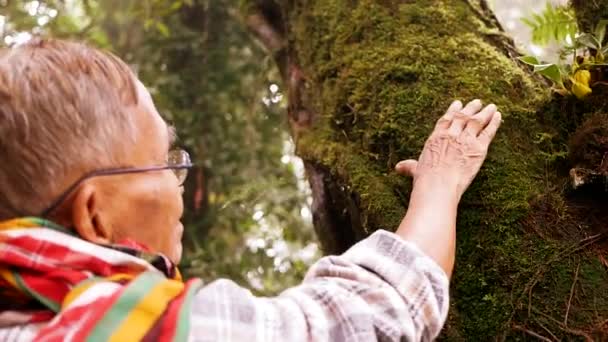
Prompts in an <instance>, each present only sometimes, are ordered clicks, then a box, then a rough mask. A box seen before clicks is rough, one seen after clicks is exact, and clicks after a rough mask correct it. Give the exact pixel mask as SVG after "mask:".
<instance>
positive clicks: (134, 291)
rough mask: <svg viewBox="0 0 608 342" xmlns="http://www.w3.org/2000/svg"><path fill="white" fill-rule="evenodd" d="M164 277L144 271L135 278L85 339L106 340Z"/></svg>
mask: <svg viewBox="0 0 608 342" xmlns="http://www.w3.org/2000/svg"><path fill="white" fill-rule="evenodd" d="M164 280H165V278H164V277H163V276H162V275H161V274H159V273H155V272H145V273H142V274H141V275H140V276H138V277H137V278H135V279H134V280H133V281H132V282H131V283H130V284H129V285H127V287H126V288H125V289H124V291H123V293H122V294H121V295H120V297H119V298H118V300H117V301H116V303H114V305H112V308H111V309H110V310H108V311H107V312H106V313H105V315H104V317H103V318H102V319H101V320H100V321H99V322H98V323H97V324H96V326H95V328H93V331H92V332H91V334H89V336H88V337H87V341H107V340H109V339H110V337H112V335H113V334H114V332H115V331H116V329H118V327H120V324H121V323H122V321H123V320H125V319H126V318H127V317H128V316H129V314H130V313H131V312H132V311H133V308H135V307H136V306H137V304H139V302H140V301H141V300H142V299H143V298H145V297H146V296H147V295H148V293H149V292H150V291H151V290H152V289H153V288H154V287H155V286H156V285H157V284H158V283H159V282H162V281H164Z"/></svg>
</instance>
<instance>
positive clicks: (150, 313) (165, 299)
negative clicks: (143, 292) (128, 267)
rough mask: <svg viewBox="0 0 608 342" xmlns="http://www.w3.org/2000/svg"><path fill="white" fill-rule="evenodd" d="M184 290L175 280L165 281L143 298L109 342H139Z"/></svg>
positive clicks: (182, 285)
mask: <svg viewBox="0 0 608 342" xmlns="http://www.w3.org/2000/svg"><path fill="white" fill-rule="evenodd" d="M183 289H184V284H183V283H181V282H179V281H175V280H169V279H167V280H165V281H162V282H161V283H160V284H158V285H157V286H156V287H154V288H153V289H152V291H150V293H148V295H147V296H145V297H144V298H143V299H142V301H141V302H139V304H137V306H136V307H135V308H134V309H133V311H132V312H131V313H130V314H129V316H128V317H127V318H126V319H125V320H124V321H123V322H122V324H121V325H120V327H119V328H118V329H117V330H116V332H114V334H112V337H111V338H110V341H113V342H120V341H139V340H141V339H142V338H144V336H145V335H146V333H147V332H148V330H150V328H152V326H153V325H154V323H156V321H157V320H158V318H159V317H160V316H161V315H162V314H163V313H164V312H165V309H166V308H167V305H168V304H169V302H171V300H173V299H174V298H175V297H177V296H178V295H179V294H180V293H181V292H182V291H183Z"/></svg>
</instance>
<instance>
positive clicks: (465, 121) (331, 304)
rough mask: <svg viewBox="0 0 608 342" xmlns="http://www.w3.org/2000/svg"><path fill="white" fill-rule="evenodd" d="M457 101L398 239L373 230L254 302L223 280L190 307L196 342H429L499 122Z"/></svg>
mask: <svg viewBox="0 0 608 342" xmlns="http://www.w3.org/2000/svg"><path fill="white" fill-rule="evenodd" d="M480 109H481V103H480V102H478V101H477V102H475V101H474V102H471V103H469V104H468V105H467V106H466V107H465V108H464V109H463V108H462V104H460V102H455V103H454V104H453V105H452V106H451V107H450V109H449V110H448V113H447V114H446V115H445V116H444V117H442V119H440V120H439V122H438V123H437V126H436V128H435V131H434V132H433V134H432V135H431V137H430V138H429V140H428V141H427V143H426V145H425V147H424V150H423V152H422V154H421V156H420V158H419V160H418V161H415V160H409V161H404V162H401V163H399V165H398V166H397V171H399V172H401V173H407V174H410V175H412V176H413V177H414V188H413V192H412V196H411V200H410V206H409V208H408V212H407V214H406V216H405V218H404V220H403V222H402V223H401V225H400V227H399V229H398V230H397V232H396V234H394V233H389V232H386V231H378V232H375V233H374V234H372V235H371V236H370V237H368V238H367V239H365V240H363V241H361V242H359V243H358V244H356V245H355V246H353V247H351V248H350V249H349V250H348V251H347V252H346V253H344V254H342V255H340V256H330V257H325V258H322V259H321V260H319V261H318V262H317V263H316V264H315V265H314V266H313V267H311V269H310V271H309V272H308V274H307V275H306V278H305V279H304V281H303V282H302V284H301V285H299V286H297V287H294V288H291V289H288V290H286V291H285V292H283V293H281V294H280V295H279V296H276V297H272V298H260V297H255V296H253V295H252V294H251V292H249V291H248V290H246V289H243V288H241V287H239V286H238V285H236V284H235V283H233V282H231V281H228V280H218V281H216V282H214V283H211V284H209V285H208V286H206V287H204V288H203V289H202V290H201V291H200V292H199V293H198V294H197V295H196V297H195V301H194V303H193V305H192V316H191V336H190V337H191V340H193V341H247V342H253V341H420V340H423V341H429V340H432V339H433V338H435V337H436V336H437V335H438V334H439V332H440V330H441V328H442V326H443V323H444V322H445V319H446V316H447V312H448V293H449V278H448V275H449V274H450V273H451V270H452V267H453V264H454V235H455V223H456V210H457V206H458V201H459V200H460V197H461V195H462V193H463V192H464V191H465V189H466V188H467V187H468V185H469V184H470V182H471V181H472V180H473V178H474V177H475V174H476V173H477V172H478V171H479V168H480V167H481V164H482V162H483V160H484V158H485V156H486V153H487V149H488V145H489V144H490V141H491V140H492V138H493V136H494V133H495V132H496V129H497V128H498V126H499V124H500V114H499V113H497V112H496V107H495V106H493V105H491V106H488V107H486V108H485V109H484V110H482V111H481V112H479V110H480Z"/></svg>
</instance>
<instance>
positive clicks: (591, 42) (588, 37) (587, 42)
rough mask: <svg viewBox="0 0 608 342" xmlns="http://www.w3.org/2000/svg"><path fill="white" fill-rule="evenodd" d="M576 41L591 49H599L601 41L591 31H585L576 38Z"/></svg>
mask: <svg viewBox="0 0 608 342" xmlns="http://www.w3.org/2000/svg"><path fill="white" fill-rule="evenodd" d="M576 42H577V43H578V45H580V46H586V47H588V48H590V49H594V50H598V49H599V46H600V43H599V42H598V41H597V38H595V36H594V35H592V34H590V33H583V34H581V35H580V36H579V37H578V38H576Z"/></svg>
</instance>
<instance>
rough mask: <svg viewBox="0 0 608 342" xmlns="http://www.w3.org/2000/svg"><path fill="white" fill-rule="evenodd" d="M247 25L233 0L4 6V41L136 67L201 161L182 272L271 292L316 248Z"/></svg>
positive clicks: (85, 0)
mask: <svg viewBox="0 0 608 342" xmlns="http://www.w3.org/2000/svg"><path fill="white" fill-rule="evenodd" d="M244 27H245V26H244V25H243V23H242V22H241V21H240V18H239V16H238V8H237V4H235V2H234V1H231V0H181V1H180V0H174V1H167V0H46V1H25V0H18V1H16V0H12V1H10V0H0V45H3V46H12V45H14V44H19V43H20V42H23V41H24V40H26V39H27V38H29V37H30V36H31V35H38V36H52V37H59V38H68V39H76V40H82V41H87V42H89V43H90V44H93V45H95V46H98V47H102V48H105V49H108V50H111V51H113V52H114V53H116V54H118V55H119V56H121V57H122V58H123V59H124V60H125V61H126V62H127V63H129V64H130V65H131V66H132V67H133V69H134V70H135V71H136V72H137V74H138V76H139V77H140V79H141V80H142V81H143V82H144V84H146V85H147V86H148V88H149V90H150V92H151V93H152V95H153V97H154V99H155V102H156V104H157V107H158V108H159V111H160V112H161V113H162V114H163V116H165V118H166V119H167V120H168V121H170V122H171V123H172V124H174V125H175V126H176V128H177V131H178V135H179V136H180V141H179V145H181V146H183V147H184V148H186V149H187V150H189V151H190V152H191V154H192V155H193V159H194V160H195V162H196V163H197V168H195V169H194V170H193V172H192V173H191V174H190V176H189V179H188V181H187V184H186V194H185V204H186V213H185V218H184V223H185V225H186V231H185V234H184V248H185V249H184V257H183V260H182V265H181V266H182V270H183V271H184V273H185V274H186V275H187V276H200V277H202V278H204V279H206V280H212V279H215V278H218V277H228V278H231V279H233V280H235V281H237V282H239V283H240V284H243V285H246V286H249V287H252V288H253V289H254V290H255V291H256V292H258V293H260V294H272V293H276V292H278V291H280V290H281V289H283V288H285V287H287V286H291V285H293V284H295V283H297V282H298V281H299V280H300V279H301V277H302V276H303V273H304V272H305V270H306V269H307V267H308V265H309V264H310V262H311V261H313V260H314V259H315V258H316V256H317V255H318V252H317V249H316V243H315V242H314V233H313V230H312V224H311V222H310V209H309V205H310V198H309V197H310V195H309V193H308V192H309V190H308V189H307V185H306V184H307V183H306V182H305V181H304V179H303V175H302V173H303V171H302V167H301V163H300V162H299V160H298V159H296V158H295V157H293V151H290V149H291V148H292V147H291V146H292V144H291V143H290V141H289V135H288V134H287V132H286V128H287V125H286V122H285V115H284V112H285V102H284V101H285V99H284V98H283V95H282V93H281V89H280V82H279V76H278V73H277V71H276V70H275V69H274V66H273V63H272V61H271V60H270V59H269V58H268V57H267V56H266V54H265V53H264V52H263V51H262V50H261V49H260V48H259V47H258V46H257V45H256V44H255V43H254V42H252V41H251V38H250V36H249V35H248V33H247V32H246V30H245V28H244ZM142 229H145V227H144V228H142Z"/></svg>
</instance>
